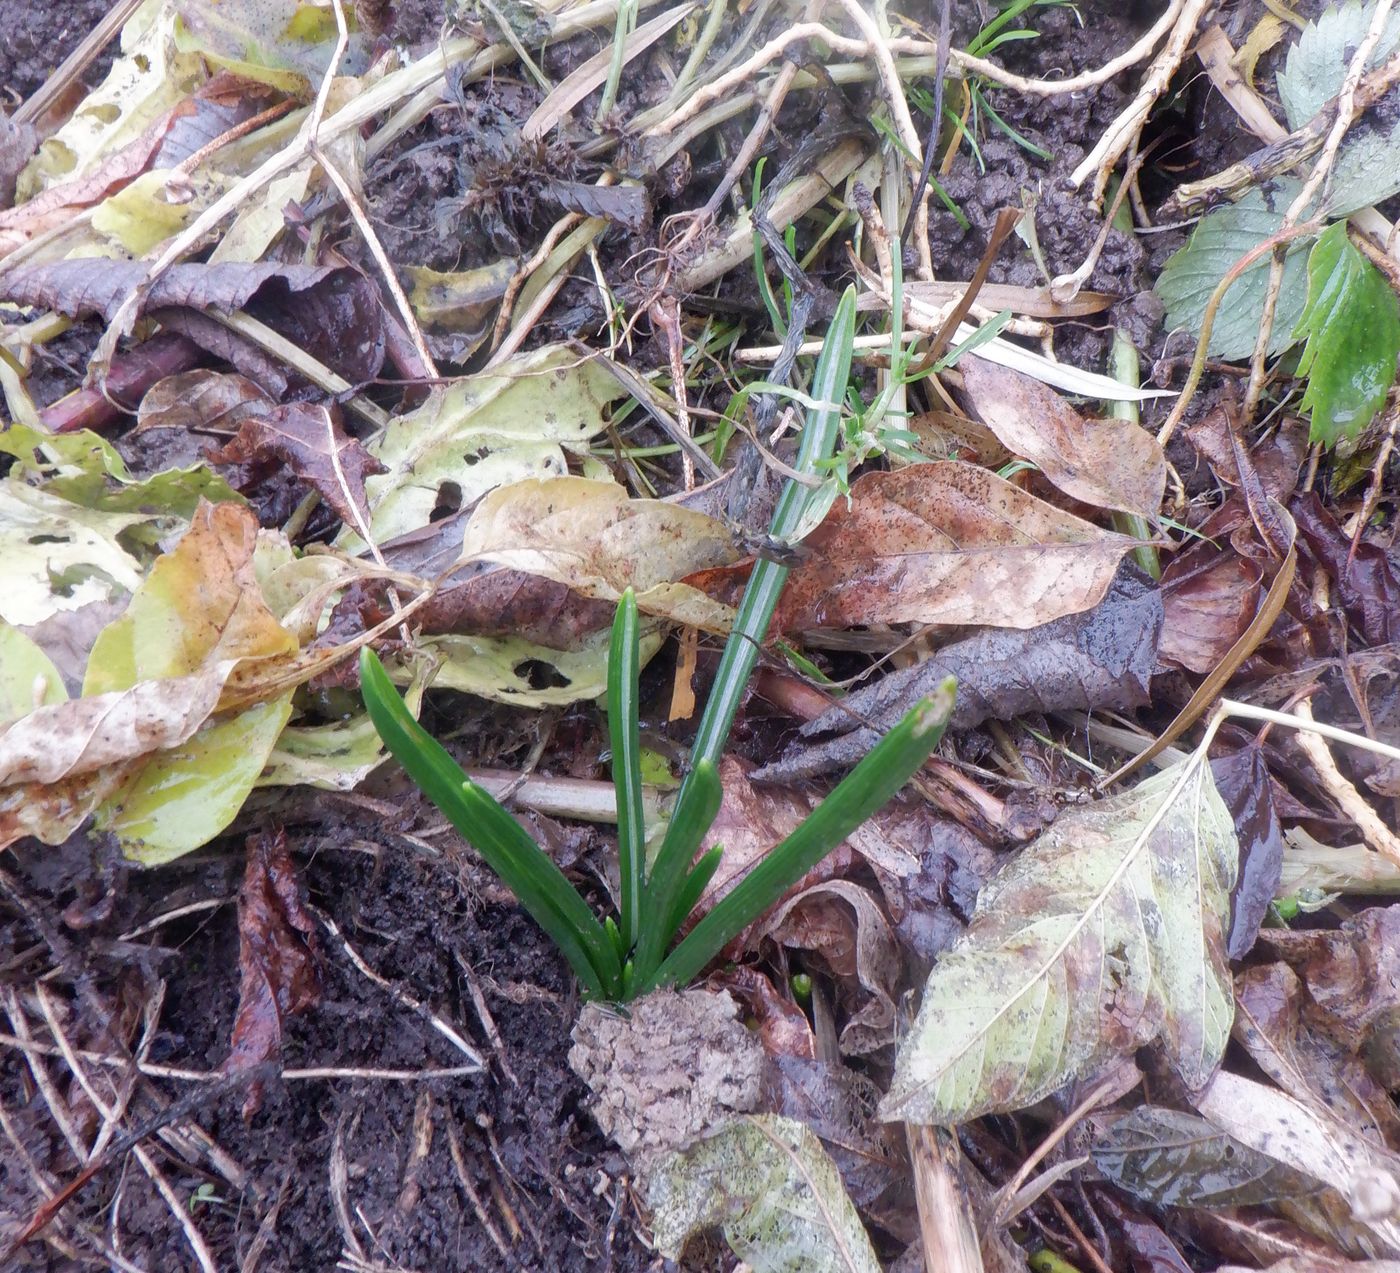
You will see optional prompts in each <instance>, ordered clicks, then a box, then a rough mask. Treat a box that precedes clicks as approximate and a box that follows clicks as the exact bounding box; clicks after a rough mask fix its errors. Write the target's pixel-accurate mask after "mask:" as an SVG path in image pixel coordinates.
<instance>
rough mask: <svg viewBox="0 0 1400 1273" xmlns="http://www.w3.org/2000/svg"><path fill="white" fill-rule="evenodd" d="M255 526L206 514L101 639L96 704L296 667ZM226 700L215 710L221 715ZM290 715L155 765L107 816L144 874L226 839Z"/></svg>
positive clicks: (227, 726) (110, 802) (167, 755)
mask: <svg viewBox="0 0 1400 1273" xmlns="http://www.w3.org/2000/svg"><path fill="white" fill-rule="evenodd" d="M257 542H258V525H257V519H256V518H255V517H254V516H253V514H252V513H250V512H249V511H248V510H247V509H246V508H243V507H242V506H241V505H237V504H202V505H200V507H199V508H198V509H197V510H196V512H195V516H194V520H193V522H192V524H191V526H190V529H189V531H188V532H187V533H186V535H185V537H184V538H183V539H182V540H181V541H180V542H179V544H177V545H176V547H175V548H174V549H173V550H172V551H171V552H169V553H167V554H165V556H164V557H162V558H160V559H159V560H158V561H157V562H156V564H155V565H154V566H153V567H152V568H151V573H150V575H149V577H148V578H147V580H146V582H145V583H144V584H143V585H142V586H141V588H140V589H139V590H138V591H137V593H136V594H135V596H133V597H132V600H131V605H130V606H129V607H128V608H127V611H126V613H125V614H123V615H122V617H121V618H120V619H117V620H116V621H115V622H113V623H111V624H109V625H108V626H107V627H106V628H105V629H104V630H103V632H102V634H101V635H100V636H99V637H98V639H97V643H96V645H94V647H93V652H92V657H91V659H90V660H89V663H88V670H87V676H86V678H85V683H84V690H85V692H86V693H89V694H91V693H95V692H102V691H109V692H110V691H114V690H120V689H123V688H127V687H130V686H133V685H135V684H136V683H137V682H141V681H154V682H156V684H157V685H165V686H170V685H171V682H172V680H173V679H174V678H179V677H190V676H197V675H198V674H199V672H200V671H203V672H205V673H206V674H207V673H208V671H209V670H210V669H211V668H221V669H222V668H223V667H224V666H225V665H227V667H228V671H227V672H225V673H224V675H223V676H221V677H220V678H219V681H218V687H217V689H218V691H219V692H221V691H222V690H223V687H224V683H225V681H226V680H228V677H229V673H231V672H232V671H233V670H234V669H235V668H237V669H239V670H240V671H243V672H245V674H246V669H247V668H248V666H249V664H250V663H251V665H252V666H253V667H255V668H262V667H265V666H266V667H269V670H270V669H271V666H273V665H276V664H278V663H279V662H282V661H284V660H286V659H289V658H291V657H292V656H294V655H295V653H296V650H297V642H296V639H295V638H294V637H293V636H292V635H291V634H290V633H288V632H287V631H285V630H284V629H283V628H282V626H281V625H280V624H279V623H278V622H277V620H276V618H275V617H274V616H273V614H272V612H271V610H269V609H268V607H267V603H266V602H265V601H264V600H263V597H262V591H261V589H260V588H259V586H258V580H257V574H256V571H255V569H254V550H255V548H256V546H257ZM217 700H218V692H216V694H215V701H214V703H211V704H210V708H209V710H213V707H214V706H215V705H216V704H217ZM290 714H291V689H290V687H286V688H285V689H284V690H283V692H282V693H281V694H279V695H278V696H277V697H276V698H274V699H273V700H272V701H270V702H265V703H257V704H255V705H254V706H251V707H249V708H248V709H247V710H245V711H242V712H239V713H238V714H237V715H235V716H232V717H229V718H227V719H220V720H213V721H207V722H206V723H205V724H204V725H203V726H202V727H201V728H199V729H198V730H197V731H195V732H192V733H191V734H190V735H188V736H187V737H186V738H185V739H183V740H181V741H179V742H177V743H176V744H174V745H173V746H171V745H169V744H167V750H165V751H162V752H160V753H159V754H157V755H155V756H153V757H152V758H151V759H150V760H149V761H148V762H147V763H146V764H145V765H143V766H142V767H141V768H140V770H139V771H138V772H137V773H136V774H135V775H134V776H133V777H132V778H131V780H130V781H129V782H128V783H127V784H126V785H125V786H124V787H123V788H122V789H121V790H120V791H119V792H117V793H115V794H113V795H110V796H108V797H107V799H106V800H105V801H104V803H103V805H102V807H101V809H99V811H98V819H99V823H100V824H101V825H103V826H104V827H106V828H107V829H110V830H112V831H114V832H115V833H116V834H117V836H118V838H119V839H120V840H121V842H122V845H123V848H124V849H125V850H126V851H127V852H128V853H129V854H131V855H132V856H135V857H137V858H138V859H139V860H141V861H142V862H145V863H146V864H148V865H149V864H152V863H155V862H163V861H168V860H169V859H170V858H173V857H177V856H179V855H180V854H182V853H187V852H189V851H190V850H191V849H195V848H198V847H199V846H200V845H201V844H204V843H205V842H206V841H208V840H209V839H211V838H212V837H213V836H215V835H217V834H218V833H219V832H220V831H221V830H223V828H224V827H226V826H227V825H228V824H229V823H230V822H231V821H232V820H233V818H234V816H235V815H236V814H237V813H238V810H239V809H240V808H241V807H242V804H243V801H244V800H245V799H246V798H247V795H248V792H249V791H250V790H252V787H253V784H254V783H255V782H256V781H257V779H258V775H259V774H260V773H261V772H262V768H263V765H264V764H265V763H266V761H267V758H268V756H269V755H271V753H272V749H273V747H274V745H275V744H276V742H277V737H278V735H279V734H280V733H281V732H282V728H283V726H285V725H286V723H287V720H288V718H289V716H290Z"/></svg>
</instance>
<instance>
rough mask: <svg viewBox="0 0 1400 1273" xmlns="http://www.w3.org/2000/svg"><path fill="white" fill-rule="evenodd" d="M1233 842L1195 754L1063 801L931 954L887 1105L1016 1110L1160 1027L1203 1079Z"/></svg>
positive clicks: (1224, 998)
mask: <svg viewBox="0 0 1400 1273" xmlns="http://www.w3.org/2000/svg"><path fill="white" fill-rule="evenodd" d="M1237 858H1238V846H1237V844H1236V840H1235V832H1234V826H1233V823H1232V822H1231V819H1230V814H1229V812H1228V811H1227V810H1226V808H1225V805H1224V803H1223V802H1222V801H1221V799H1220V796H1219V794H1218V792H1217V791H1216V789H1215V784H1214V782H1213V781H1212V779H1211V773H1210V766H1209V765H1208V764H1207V763H1206V762H1205V758H1204V757H1203V756H1202V755H1201V754H1200V753H1199V752H1197V753H1193V754H1192V755H1191V756H1190V757H1188V758H1187V759H1186V760H1185V761H1182V762H1181V763H1180V764H1178V765H1174V766H1172V767H1171V768H1169V769H1164V770H1163V771H1162V772H1161V773H1158V774H1156V775H1154V776H1153V777H1151V778H1148V779H1147V780H1146V781H1144V782H1142V783H1140V784H1139V785H1138V786H1137V787H1135V788H1133V789H1132V790H1130V791H1126V792H1123V793H1122V794H1120V795H1117V796H1113V797H1111V798H1109V799H1107V800H1102V801H1099V802H1098V803H1097V804H1094V805H1089V806H1086V807H1084V808H1081V809H1075V810H1071V811H1070V812H1067V813H1065V814H1062V815H1061V816H1060V818H1059V820H1058V821H1057V822H1056V823H1055V824H1054V825H1053V826H1052V827H1051V828H1050V830H1049V831H1047V832H1046V833H1045V834H1044V835H1042V836H1041V837H1040V839H1038V840H1037V841H1036V842H1035V843H1034V844H1032V845H1031V846H1030V847H1029V848H1027V849H1026V850H1025V851H1024V852H1022V853H1021V854H1020V855H1018V856H1017V857H1016V858H1014V859H1013V860H1012V861H1011V862H1010V863H1009V864H1008V866H1007V867H1006V868H1005V869H1004V870H1003V871H1002V872H1001V874H1000V875H998V876H997V877H996V878H995V879H994V880H993V881H991V882H990V883H989V884H988V885H987V886H986V887H985V888H983V890H982V893H981V895H980V896H979V897H978V899H977V910H976V913H975V914H974V916H973V919H972V923H971V924H970V925H969V927H968V931H967V933H966V934H965V935H964V937H963V938H962V939H961V940H960V941H959V942H958V943H957V945H955V946H954V947H953V948H952V950H950V951H949V952H948V953H947V954H946V955H944V956H943V957H942V958H941V959H940V960H939V962H938V963H937V965H935V967H934V969H933V972H932V973H931V974H930V976H929V980H928V984H927V986H926V987H925V990H924V999H923V1005H922V1007H921V1008H920V1010H919V1015H918V1019H917V1020H916V1021H915V1023H914V1027H913V1029H912V1030H911V1031H910V1034H909V1036H908V1038H907V1039H906V1040H905V1042H904V1044H903V1046H902V1047H901V1048H900V1052H899V1056H898V1059H897V1061H896V1064H895V1074H894V1081H893V1083H892V1084H891V1087H890V1091H889V1094H888V1095H887V1096H886V1097H885V1099H884V1101H883V1102H882V1103H881V1106H880V1113H881V1116H882V1117H883V1118H886V1119H905V1120H907V1121H912V1122H921V1123H943V1124H955V1123H961V1122H965V1121H966V1120H968V1119H970V1118H975V1117H977V1116H979V1115H981V1114H986V1113H991V1112H995V1111H1004V1110H1011V1109H1018V1108H1021V1107H1023V1106H1026V1105H1030V1104H1032V1103H1034V1102H1035V1101H1037V1100H1040V1099H1041V1098H1042V1097H1045V1096H1048V1095H1049V1094H1050V1093H1051V1092H1054V1091H1055V1090H1056V1089H1057V1088H1059V1087H1061V1086H1063V1085H1064V1084H1065V1083H1067V1082H1069V1081H1071V1080H1074V1079H1085V1078H1090V1077H1092V1076H1093V1075H1095V1074H1096V1073H1098V1072H1100V1071H1101V1070H1102V1069H1104V1068H1105V1067H1107V1066H1108V1065H1111V1064H1112V1063H1113V1062H1114V1061H1115V1060H1116V1059H1117V1058H1118V1057H1119V1056H1120V1055H1122V1054H1123V1053H1125V1052H1131V1051H1132V1050H1134V1049H1136V1048H1138V1047H1141V1046H1143V1045H1144V1044H1146V1043H1148V1042H1150V1041H1152V1040H1153V1039H1160V1040H1161V1042H1162V1044H1163V1046H1164V1048H1165V1051H1166V1053H1167V1056H1168V1058H1169V1060H1170V1061H1171V1064H1172V1065H1173V1067H1174V1068H1175V1069H1176V1071H1177V1073H1178V1074H1180V1075H1181V1077H1182V1080H1183V1081H1184V1082H1185V1083H1186V1085H1187V1086H1188V1087H1199V1086H1200V1085H1201V1084H1203V1083H1204V1082H1205V1081H1206V1080H1207V1079H1208V1078H1209V1077H1210V1075H1211V1073H1212V1072H1213V1071H1214V1069H1215V1067H1216V1065H1217V1064H1218V1063H1219V1060H1220V1057H1221V1055H1222V1053H1223V1052H1224V1050H1225V1044H1226V1042H1227V1041H1228V1039H1229V1034H1230V1023H1231V1020H1232V1018H1233V1015H1234V999H1233V995H1232V992H1231V986H1230V975H1229V964H1228V962H1227V960H1226V957H1225V948H1224V939H1223V935H1222V934H1223V931H1224V926H1225V923H1226V921H1227V920H1228V917H1229V913H1230V888H1231V886H1232V884H1233V882H1234V877H1235V872H1236V869H1237V865H1238V864H1237Z"/></svg>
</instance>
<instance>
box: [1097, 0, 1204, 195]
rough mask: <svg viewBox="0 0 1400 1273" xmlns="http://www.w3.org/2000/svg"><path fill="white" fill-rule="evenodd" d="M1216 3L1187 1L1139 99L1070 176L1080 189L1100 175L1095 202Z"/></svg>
mask: <svg viewBox="0 0 1400 1273" xmlns="http://www.w3.org/2000/svg"><path fill="white" fill-rule="evenodd" d="M1214 3H1215V0H1184V3H1183V4H1182V6H1181V8H1180V10H1179V12H1178V16H1177V18H1176V21H1175V25H1174V26H1173V27H1172V33H1171V36H1170V38H1169V39H1168V40H1167V43H1166V45H1165V46H1164V47H1163V49H1162V51H1161V52H1160V53H1159V54H1158V55H1157V57H1156V58H1155V59H1154V60H1153V62H1152V65H1151V66H1149V67H1148V68H1147V74H1146V75H1144V76H1143V80H1142V86H1141V87H1140V88H1139V89H1138V91H1137V96H1136V97H1134V98H1133V100H1132V101H1131V102H1130V103H1129V104H1128V106H1127V108H1126V109H1125V110H1124V111H1123V112H1122V113H1121V114H1120V115H1119V116H1118V118H1117V119H1115V120H1114V121H1113V123H1111V124H1110V125H1109V126H1108V130H1107V131H1106V132H1105V133H1104V135H1103V136H1102V137H1101V138H1100V139H1099V142H1098V144H1097V145H1096V146H1095V147H1094V148H1093V150H1091V151H1090V152H1089V153H1088V154H1087V155H1085V156H1084V159H1083V160H1082V161H1081V162H1080V164H1079V166H1078V167H1077V168H1076V169H1075V170H1074V171H1073V172H1072V173H1071V174H1070V182H1071V184H1072V185H1074V186H1075V187H1076V188H1078V187H1079V186H1082V185H1083V184H1084V181H1085V179H1086V178H1087V177H1088V176H1089V174H1090V173H1097V176H1096V177H1095V178H1094V188H1093V198H1094V202H1095V203H1098V202H1099V200H1101V199H1102V198H1103V192H1104V190H1105V189H1106V188H1107V186H1108V177H1109V174H1110V173H1111V172H1112V171H1113V169H1114V166H1115V165H1116V164H1117V163H1118V161H1119V159H1121V158H1122V157H1123V155H1124V154H1125V153H1126V152H1127V150H1128V148H1129V147H1130V146H1131V145H1132V144H1133V141H1134V140H1135V139H1136V137H1137V136H1138V134H1139V133H1140V132H1141V130H1142V125H1143V124H1144V123H1145V122H1146V120H1147V116H1148V114H1149V113H1150V112H1151V110H1152V107H1153V106H1154V105H1156V102H1157V99H1158V98H1159V97H1160V96H1161V95H1162V93H1163V92H1164V91H1165V90H1166V87H1167V84H1168V82H1169V81H1170V80H1171V78H1172V76H1173V75H1175V74H1176V72H1177V68H1178V67H1180V65H1181V62H1182V59H1183V58H1184V57H1185V56H1186V47H1187V45H1188V44H1190V42H1191V38H1192V37H1193V36H1194V35H1195V34H1196V25H1197V23H1199V22H1200V20H1201V18H1202V17H1203V16H1204V15H1205V13H1206V12H1207V11H1208V10H1209V9H1210V7H1211V6H1212V5H1213V4H1214Z"/></svg>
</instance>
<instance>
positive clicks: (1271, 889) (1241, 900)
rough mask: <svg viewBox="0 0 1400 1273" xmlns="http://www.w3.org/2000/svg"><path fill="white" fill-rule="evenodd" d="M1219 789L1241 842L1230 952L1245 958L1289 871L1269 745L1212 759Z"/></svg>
mask: <svg viewBox="0 0 1400 1273" xmlns="http://www.w3.org/2000/svg"><path fill="white" fill-rule="evenodd" d="M1210 767H1211V773H1212V774H1213V775H1214V776H1215V786H1216V790H1217V791H1219V792H1220V798H1221V799H1222V800H1223V801H1224V802H1225V807H1226V808H1227V809H1229V811H1230V816H1231V817H1232V818H1233V819H1234V820H1235V836H1236V838H1237V839H1238V840H1239V842H1240V874H1239V878H1238V879H1237V880H1236V882H1235V889H1234V892H1233V894H1232V895H1231V898H1230V901H1231V905H1232V916H1233V917H1232V919H1231V921H1230V939H1229V942H1228V944H1227V947H1226V950H1227V953H1228V954H1229V956H1230V958H1231V959H1242V958H1244V956H1245V955H1247V954H1248V953H1249V951H1250V948H1251V947H1252V946H1253V945H1254V939H1255V936H1256V935H1257V934H1258V932H1259V925H1260V924H1261V923H1263V921H1264V916H1265V915H1267V914H1268V913H1269V903H1270V902H1272V901H1273V900H1274V896H1275V894H1276V893H1277V892H1278V884H1279V879H1280V877H1281V875H1282V873H1283V833H1282V831H1281V830H1280V829H1279V823H1278V815H1277V813H1276V812H1275V811H1274V798H1273V792H1272V789H1271V785H1270V781H1269V767H1268V765H1266V764H1265V763H1264V752H1263V749H1262V748H1261V747H1259V746H1257V745H1251V746H1248V747H1242V748H1240V750H1239V751H1237V752H1233V753H1231V754H1230V755H1228V756H1221V757H1219V758H1218V759H1216V760H1212V761H1211V764H1210Z"/></svg>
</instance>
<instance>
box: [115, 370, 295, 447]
mask: <svg viewBox="0 0 1400 1273" xmlns="http://www.w3.org/2000/svg"><path fill="white" fill-rule="evenodd" d="M275 405H276V404H275V403H274V401H273V399H272V397H271V395H270V394H268V393H267V392H266V390H264V389H262V388H261V387H259V386H258V385H256V384H254V383H253V382H252V381H251V380H249V379H248V377H247V376H240V375H237V374H236V373H234V372H228V371H208V370H201V371H187V372H183V373H181V374H179V375H175V376H166V377H165V379H163V380H161V381H159V382H158V383H156V384H154V385H152V386H151V387H150V389H149V390H147V392H146V395H145V396H144V397H143V398H142V399H141V405H140V407H139V409H138V410H137V414H136V428H135V429H134V430H133V432H134V433H140V432H142V431H143V430H145V429H186V430H195V431H197V432H201V433H212V434H232V433H236V432H237V431H238V426H239V425H240V424H241V423H242V422H243V420H244V418H245V417H247V416H249V415H251V414H254V413H257V412H263V411H267V410H269V409H271V408H272V407H273V406H275Z"/></svg>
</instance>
